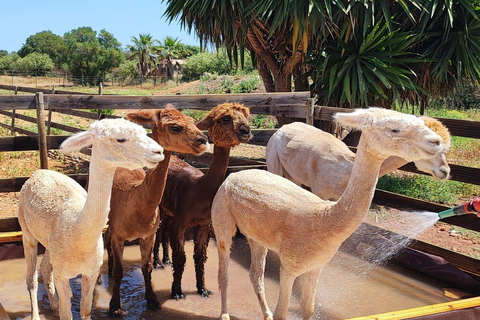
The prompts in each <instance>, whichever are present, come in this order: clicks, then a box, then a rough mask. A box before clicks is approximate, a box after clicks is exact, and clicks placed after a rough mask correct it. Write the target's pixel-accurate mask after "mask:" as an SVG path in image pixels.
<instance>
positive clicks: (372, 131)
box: [335, 108, 444, 170]
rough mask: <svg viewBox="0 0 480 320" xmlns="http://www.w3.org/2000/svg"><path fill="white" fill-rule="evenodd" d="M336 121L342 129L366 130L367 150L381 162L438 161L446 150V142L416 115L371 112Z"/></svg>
mask: <svg viewBox="0 0 480 320" xmlns="http://www.w3.org/2000/svg"><path fill="white" fill-rule="evenodd" d="M335 118H336V120H337V121H338V122H340V124H341V125H345V126H349V127H353V128H357V129H360V130H362V139H364V142H365V145H364V146H365V150H366V151H367V152H368V153H370V154H371V155H373V156H376V157H377V158H381V159H386V158H388V157H390V156H396V157H401V158H403V159H405V160H407V161H415V160H420V159H425V158H431V157H435V156H437V155H438V154H441V153H442V152H443V150H444V147H443V145H442V138H441V137H440V136H439V135H438V134H436V133H435V132H433V131H432V130H431V129H430V128H429V127H427V126H426V125H425V122H424V121H423V119H421V118H419V117H416V116H414V115H409V114H404V113H400V112H396V111H393V110H387V109H382V108H369V109H357V110H355V111H354V112H352V113H337V114H336V115H335ZM431 165H432V166H434V165H433V164H431ZM431 169H432V170H433V169H435V168H433V167H432V168H431Z"/></svg>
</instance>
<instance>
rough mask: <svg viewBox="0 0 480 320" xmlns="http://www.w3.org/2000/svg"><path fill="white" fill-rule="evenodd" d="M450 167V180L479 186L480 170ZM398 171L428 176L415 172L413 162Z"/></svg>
mask: <svg viewBox="0 0 480 320" xmlns="http://www.w3.org/2000/svg"><path fill="white" fill-rule="evenodd" d="M449 166H450V170H451V171H450V180H454V181H459V182H465V183H470V184H476V185H480V169H479V168H473V167H465V166H460V165H457V164H451V163H450V164H449ZM399 169H400V170H403V171H407V172H413V173H418V174H423V175H429V174H427V173H425V172H422V171H419V170H417V168H416V167H415V164H414V163H413V162H410V163H407V164H406V165H404V166H402V167H400V168H399Z"/></svg>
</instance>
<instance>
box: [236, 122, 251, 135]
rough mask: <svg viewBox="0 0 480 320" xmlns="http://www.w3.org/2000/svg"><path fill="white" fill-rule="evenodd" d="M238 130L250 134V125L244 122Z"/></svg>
mask: <svg viewBox="0 0 480 320" xmlns="http://www.w3.org/2000/svg"><path fill="white" fill-rule="evenodd" d="M238 132H239V133H240V134H242V135H247V134H250V127H249V126H248V125H246V124H242V125H241V126H240V128H239V129H238Z"/></svg>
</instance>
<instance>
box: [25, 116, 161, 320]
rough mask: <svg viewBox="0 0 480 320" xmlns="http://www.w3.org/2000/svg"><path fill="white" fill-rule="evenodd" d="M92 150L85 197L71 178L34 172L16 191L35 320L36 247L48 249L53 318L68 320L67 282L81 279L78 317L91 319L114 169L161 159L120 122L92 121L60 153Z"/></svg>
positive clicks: (46, 277)
mask: <svg viewBox="0 0 480 320" xmlns="http://www.w3.org/2000/svg"><path fill="white" fill-rule="evenodd" d="M90 145H93V147H92V156H91V159H90V168H89V170H90V172H89V174H90V181H89V190H88V194H87V193H86V192H85V190H84V189H83V188H82V187H81V186H80V185H79V184H78V183H77V182H75V181H74V180H72V179H71V178H69V177H67V176H66V175H63V174H61V173H58V172H55V171H50V170H37V171H35V172H34V173H33V174H32V176H31V177H30V178H29V179H28V180H27V181H26V182H25V184H24V185H23V187H22V189H21V191H20V196H19V204H18V220H19V222H20V226H21V228H22V232H23V246H24V251H25V259H26V263H27V288H28V291H29V293H30V300H31V307H32V319H33V320H38V319H40V317H39V313H38V302H37V290H38V279H37V267H36V266H37V244H38V242H40V243H41V244H42V245H44V246H45V248H46V252H45V255H44V257H43V260H42V264H41V272H42V275H43V281H44V284H45V287H46V288H47V291H48V296H49V299H50V305H51V307H52V310H53V311H54V313H57V312H58V314H59V316H60V319H61V320H64V319H72V311H71V301H70V299H71V297H72V291H71V288H70V284H69V279H70V278H74V277H76V276H77V275H78V274H81V275H82V296H81V302H80V317H81V318H82V319H90V314H91V308H92V299H93V289H94V286H95V281H96V279H97V276H98V273H99V270H100V266H101V265H102V263H103V240H102V229H103V228H104V226H105V224H106V222H107V215H108V211H109V204H110V193H111V191H110V190H111V187H112V181H113V176H114V173H115V169H116V168H117V167H125V168H129V169H138V168H142V167H145V166H146V167H149V168H153V167H155V166H156V165H157V164H158V162H160V161H162V160H163V158H164V156H163V148H162V147H161V146H160V145H159V144H157V143H156V142H155V141H154V140H152V139H150V138H148V137H147V134H146V131H145V130H144V129H143V128H142V127H141V126H139V125H137V124H134V123H132V122H129V121H127V120H124V119H116V120H102V121H96V122H94V123H93V124H92V125H91V126H90V129H89V130H87V131H83V132H80V133H77V134H75V135H73V136H71V137H69V138H68V139H67V140H65V141H64V142H63V143H62V145H61V148H63V149H64V150H65V151H78V150H80V149H81V148H83V147H87V146H90ZM55 287H56V289H57V292H58V297H57V296H56V294H55Z"/></svg>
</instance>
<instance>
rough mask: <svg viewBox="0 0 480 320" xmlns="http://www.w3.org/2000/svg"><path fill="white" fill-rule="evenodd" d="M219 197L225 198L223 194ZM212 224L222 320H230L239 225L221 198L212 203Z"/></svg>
mask: <svg viewBox="0 0 480 320" xmlns="http://www.w3.org/2000/svg"><path fill="white" fill-rule="evenodd" d="M220 192H222V189H220ZM219 199H223V197H222V195H221V194H220V195H219ZM212 225H213V229H214V231H215V238H216V240H217V248H218V288H219V289H220V295H221V300H222V320H230V316H229V315H228V311H227V300H228V299H227V288H228V264H229V262H230V248H231V247H232V238H233V236H234V235H235V233H236V232H237V226H236V222H235V219H234V218H233V217H232V216H230V215H229V214H228V209H227V208H226V204H225V202H223V201H221V200H220V201H218V203H216V201H215V200H214V202H213V204H212Z"/></svg>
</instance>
